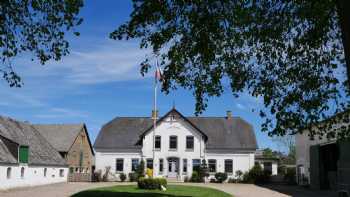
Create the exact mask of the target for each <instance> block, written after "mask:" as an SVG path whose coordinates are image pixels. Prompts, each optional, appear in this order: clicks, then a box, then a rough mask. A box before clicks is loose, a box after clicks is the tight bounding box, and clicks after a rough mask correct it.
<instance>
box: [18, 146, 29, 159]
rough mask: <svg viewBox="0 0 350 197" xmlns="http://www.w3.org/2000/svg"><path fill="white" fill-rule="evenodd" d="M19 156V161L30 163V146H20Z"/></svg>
mask: <svg viewBox="0 0 350 197" xmlns="http://www.w3.org/2000/svg"><path fill="white" fill-rule="evenodd" d="M18 152H19V154H18V155H19V157H18V161H19V163H28V158H29V147H28V146H20V147H19V150H18Z"/></svg>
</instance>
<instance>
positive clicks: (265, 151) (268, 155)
mask: <svg viewBox="0 0 350 197" xmlns="http://www.w3.org/2000/svg"><path fill="white" fill-rule="evenodd" d="M263 156H264V157H266V158H275V157H276V155H275V154H274V152H273V151H272V150H271V149H270V148H265V149H263Z"/></svg>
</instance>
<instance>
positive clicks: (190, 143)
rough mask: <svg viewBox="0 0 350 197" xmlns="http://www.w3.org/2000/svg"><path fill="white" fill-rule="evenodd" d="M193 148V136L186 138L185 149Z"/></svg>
mask: <svg viewBox="0 0 350 197" xmlns="http://www.w3.org/2000/svg"><path fill="white" fill-rule="evenodd" d="M193 147H194V138H193V136H187V137H186V149H193Z"/></svg>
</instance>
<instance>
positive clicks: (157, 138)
mask: <svg viewBox="0 0 350 197" xmlns="http://www.w3.org/2000/svg"><path fill="white" fill-rule="evenodd" d="M160 144H161V137H160V136H159V135H157V136H155V140H154V148H155V149H160V147H161V145H160Z"/></svg>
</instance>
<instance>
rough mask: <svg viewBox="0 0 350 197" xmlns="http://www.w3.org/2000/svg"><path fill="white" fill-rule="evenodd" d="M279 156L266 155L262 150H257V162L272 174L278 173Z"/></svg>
mask: <svg viewBox="0 0 350 197" xmlns="http://www.w3.org/2000/svg"><path fill="white" fill-rule="evenodd" d="M279 160H280V159H279V158H278V157H266V156H264V154H263V151H262V150H257V151H256V152H255V164H259V165H260V166H261V168H262V169H263V170H264V171H269V172H270V173H271V175H273V176H274V175H277V174H278V163H279Z"/></svg>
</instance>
